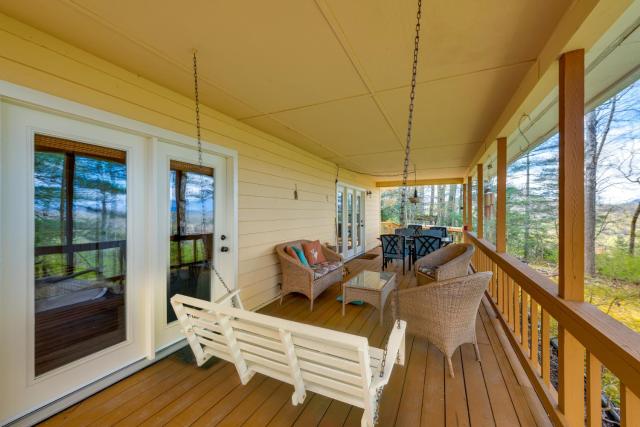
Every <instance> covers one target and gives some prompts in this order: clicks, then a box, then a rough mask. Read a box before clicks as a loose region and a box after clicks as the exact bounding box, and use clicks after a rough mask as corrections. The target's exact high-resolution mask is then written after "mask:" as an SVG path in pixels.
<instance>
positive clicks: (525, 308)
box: [520, 289, 529, 354]
mask: <svg viewBox="0 0 640 427" xmlns="http://www.w3.org/2000/svg"><path fill="white" fill-rule="evenodd" d="M521 296H522V302H521V304H520V310H521V311H520V318H521V319H522V330H521V331H520V332H521V333H522V343H521V344H522V348H523V349H524V354H529V294H527V293H526V292H525V291H524V289H522V290H521Z"/></svg>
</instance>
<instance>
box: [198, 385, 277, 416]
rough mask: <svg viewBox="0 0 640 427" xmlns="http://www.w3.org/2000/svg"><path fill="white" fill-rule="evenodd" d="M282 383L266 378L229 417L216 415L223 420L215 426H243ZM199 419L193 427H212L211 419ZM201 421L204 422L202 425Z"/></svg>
mask: <svg viewBox="0 0 640 427" xmlns="http://www.w3.org/2000/svg"><path fill="white" fill-rule="evenodd" d="M281 384H282V383H281V382H280V381H277V380H274V379H272V378H268V379H267V380H266V381H264V382H263V383H262V384H261V385H260V387H258V388H257V389H256V390H255V391H254V392H252V393H251V394H249V395H248V396H247V397H246V398H245V399H243V400H242V401H241V402H240V404H238V405H237V406H236V407H235V408H234V409H233V410H232V411H230V412H229V415H226V416H223V415H222V414H216V416H223V419H222V420H221V421H220V422H219V423H218V424H217V425H218V426H223V427H236V426H239V425H242V424H244V422H245V421H246V420H247V419H249V418H250V417H251V415H252V414H253V413H254V412H255V411H257V410H258V409H259V408H260V406H262V404H263V403H264V402H265V401H266V400H267V399H268V398H269V396H271V394H272V393H274V392H275V391H276V390H277V389H278V386H279V385H281ZM203 418H204V417H203ZM203 418H201V419H199V420H198V422H196V423H195V424H194V425H196V426H197V425H213V424H215V422H214V420H211V419H203ZM202 421H205V422H204V423H203V422H202Z"/></svg>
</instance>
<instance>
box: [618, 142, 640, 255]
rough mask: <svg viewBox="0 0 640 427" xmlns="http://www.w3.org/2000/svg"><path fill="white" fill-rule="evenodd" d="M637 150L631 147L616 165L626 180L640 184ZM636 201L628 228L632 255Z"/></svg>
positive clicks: (638, 211)
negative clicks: (624, 157) (625, 156)
mask: <svg viewBox="0 0 640 427" xmlns="http://www.w3.org/2000/svg"><path fill="white" fill-rule="evenodd" d="M639 151H640V150H639V149H638V148H637V147H632V149H631V151H630V153H629V155H628V157H627V158H626V159H625V160H624V161H623V162H621V164H620V165H619V166H618V170H619V171H620V173H621V174H622V176H623V177H624V178H625V179H626V180H627V181H629V182H631V183H634V184H638V185H640V167H639V166H640V165H639V164H638V163H639V162H638V158H640V155H639V154H638V152H639ZM636 203H637V205H636V209H635V211H634V212H633V215H632V216H631V226H630V228H629V254H630V255H634V254H635V249H636V233H637V231H636V228H637V225H638V217H639V216H640V199H638V200H636Z"/></svg>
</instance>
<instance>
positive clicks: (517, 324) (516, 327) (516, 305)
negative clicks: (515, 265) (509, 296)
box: [513, 281, 521, 340]
mask: <svg viewBox="0 0 640 427" xmlns="http://www.w3.org/2000/svg"><path fill="white" fill-rule="evenodd" d="M520 314H521V311H520V285H518V283H517V282H515V281H514V282H513V334H514V335H515V336H516V340H520V337H521V334H520V329H521V319H520Z"/></svg>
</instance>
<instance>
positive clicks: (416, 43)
mask: <svg viewBox="0 0 640 427" xmlns="http://www.w3.org/2000/svg"><path fill="white" fill-rule="evenodd" d="M421 17H422V0H418V12H417V13H416V35H415V38H414V40H413V66H412V68H411V93H410V95H409V117H408V119H407V143H406V145H405V147H404V165H403V170H402V193H401V195H402V196H401V199H400V221H402V223H403V224H404V225H406V222H407V217H406V205H407V179H408V177H409V160H410V157H411V137H412V131H413V108H414V107H413V106H414V101H415V98H416V77H417V74H418V53H419V48H420V18H421ZM393 292H394V304H393V319H394V320H395V324H396V326H397V328H398V329H400V326H401V323H400V297H399V292H398V289H397V288H396V289H395V290H394V291H393ZM390 335H391V334H389V336H390ZM388 340H389V337H387V343H386V345H385V346H384V350H383V353H382V360H381V361H380V378H382V377H383V376H384V368H385V365H386V361H387V352H388V347H389V341H388ZM381 397H382V387H379V388H378V389H377V390H376V403H375V413H374V416H373V422H374V424H378V420H379V415H380V398H381Z"/></svg>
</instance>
